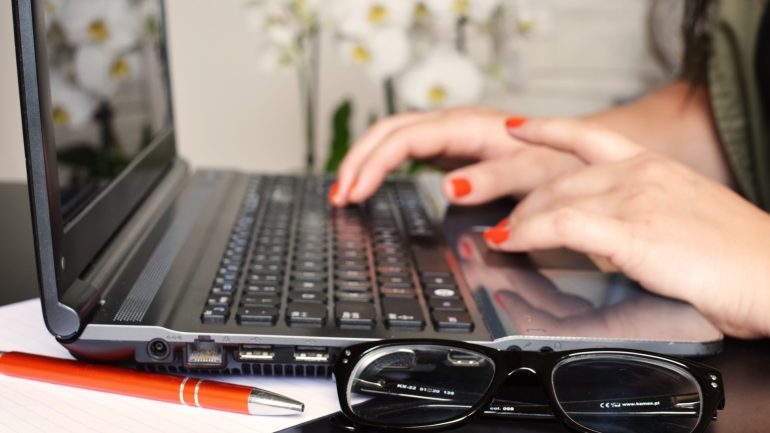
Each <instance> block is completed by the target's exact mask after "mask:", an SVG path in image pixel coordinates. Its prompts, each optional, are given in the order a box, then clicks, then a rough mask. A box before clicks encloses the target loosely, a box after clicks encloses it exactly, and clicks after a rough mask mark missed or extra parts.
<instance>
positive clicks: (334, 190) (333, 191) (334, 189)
mask: <svg viewBox="0 0 770 433" xmlns="http://www.w3.org/2000/svg"><path fill="white" fill-rule="evenodd" d="M339 192H340V183H339V182H337V181H334V183H333V184H332V186H331V188H330V189H329V204H334V202H335V201H336V199H337V194H339Z"/></svg>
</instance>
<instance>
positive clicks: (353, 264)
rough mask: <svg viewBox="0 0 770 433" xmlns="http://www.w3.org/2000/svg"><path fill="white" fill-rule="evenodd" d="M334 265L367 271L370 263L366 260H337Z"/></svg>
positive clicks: (347, 269) (340, 267) (348, 269)
mask: <svg viewBox="0 0 770 433" xmlns="http://www.w3.org/2000/svg"><path fill="white" fill-rule="evenodd" d="M334 267H335V268H337V269H340V270H343V271H366V270H367V269H369V264H368V263H367V262H366V260H337V262H336V263H335V265H334Z"/></svg>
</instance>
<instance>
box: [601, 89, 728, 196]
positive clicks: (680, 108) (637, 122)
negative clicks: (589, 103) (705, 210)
mask: <svg viewBox="0 0 770 433" xmlns="http://www.w3.org/2000/svg"><path fill="white" fill-rule="evenodd" d="M588 119H590V120H591V121H594V122H596V123H600V124H602V125H603V126H605V127H607V128H609V129H612V130H614V131H616V132H619V133H621V134H623V135H625V136H626V137H628V138H630V139H632V140H634V141H636V142H637V143H639V144H641V145H643V146H645V147H646V148H648V149H650V150H652V151H654V152H657V153H660V154H663V155H666V156H668V157H670V158H673V159H675V160H677V161H680V162H682V163H684V164H687V165H689V166H690V167H692V168H694V169H695V170H697V171H699V172H701V173H702V174H704V175H706V176H709V177H711V178H713V179H715V180H717V181H719V182H721V183H724V184H727V185H731V186H732V185H733V177H732V174H731V172H730V167H729V165H728V163H727V159H726V157H725V155H724V151H723V149H722V146H721V144H720V142H719V138H718V136H717V133H716V129H715V125H714V122H713V120H712V115H711V107H710V104H709V99H708V95H707V93H706V89H705V88H703V87H697V88H695V89H691V87H690V84H689V83H687V82H676V83H672V84H669V85H666V86H664V87H661V88H660V89H658V90H656V91H655V92H653V93H651V94H650V95H647V96H646V97H644V98H642V99H640V100H638V101H636V102H633V103H630V104H627V105H624V106H621V107H617V108H613V109H609V110H606V111H602V112H599V113H596V114H593V115H591V116H588Z"/></svg>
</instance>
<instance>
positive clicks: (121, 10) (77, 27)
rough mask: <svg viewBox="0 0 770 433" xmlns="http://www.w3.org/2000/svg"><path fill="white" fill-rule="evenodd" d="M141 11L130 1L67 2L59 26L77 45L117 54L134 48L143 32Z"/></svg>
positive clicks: (76, 0) (79, 0)
mask: <svg viewBox="0 0 770 433" xmlns="http://www.w3.org/2000/svg"><path fill="white" fill-rule="evenodd" d="M140 21H141V18H140V15H139V11H138V10H137V8H136V7H134V5H133V3H131V2H129V1H128V0H67V1H66V2H64V3H62V5H61V10H60V13H59V22H60V23H61V26H62V28H63V29H64V32H65V34H66V36H67V38H68V40H69V41H70V42H71V43H73V44H75V45H87V44H95V45H103V46H107V47H109V48H111V49H113V50H116V51H122V50H125V49H128V48H130V47H132V46H134V45H135V44H136V43H137V41H138V39H139V34H140V31H141V22H140Z"/></svg>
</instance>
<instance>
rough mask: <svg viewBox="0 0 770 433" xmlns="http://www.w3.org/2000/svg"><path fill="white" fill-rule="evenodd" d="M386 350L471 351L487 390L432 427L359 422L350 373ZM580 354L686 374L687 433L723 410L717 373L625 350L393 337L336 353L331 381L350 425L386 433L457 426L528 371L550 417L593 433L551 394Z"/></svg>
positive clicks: (685, 361) (688, 362)
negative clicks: (479, 360) (690, 381)
mask: <svg viewBox="0 0 770 433" xmlns="http://www.w3.org/2000/svg"><path fill="white" fill-rule="evenodd" d="M392 346H444V347H449V348H457V349H464V350H469V351H476V352H478V353H480V354H483V355H485V356H487V357H489V358H490V359H491V360H492V361H493V363H494V366H495V370H494V376H493V378H492V381H491V383H490V385H489V387H488V388H487V391H486V392H485V393H484V395H483V396H482V397H480V398H479V400H478V402H477V403H476V404H474V405H473V406H472V407H471V408H470V409H469V410H468V411H467V412H466V413H464V414H462V415H460V416H458V417H457V418H455V419H450V420H447V421H442V422H438V423H426V424H421V425H413V426H394V425H391V424H386V423H373V422H371V421H370V420H367V419H363V418H361V417H360V416H358V415H356V413H355V412H354V411H353V409H352V408H351V404H350V402H349V401H348V382H349V381H350V377H351V374H352V372H353V370H354V369H355V366H356V365H357V364H358V362H359V361H360V360H361V359H362V358H363V357H364V356H365V355H366V354H368V353H369V352H371V351H373V350H376V349H382V348H387V347H392ZM584 355H612V356H630V357H637V358H639V359H640V360H643V361H644V360H646V361H655V362H658V363H664V364H668V365H671V366H672V367H675V368H679V369H682V370H684V371H686V372H687V373H689V374H690V375H691V376H692V377H693V378H694V379H695V381H696V382H697V383H698V386H699V388H700V393H701V396H702V402H701V415H700V418H699V419H698V423H697V424H696V426H695V427H694V428H693V430H692V433H702V432H704V431H705V430H706V428H707V427H708V425H709V423H710V422H711V420H712V419H716V414H717V410H721V409H724V406H725V395H724V386H723V383H722V375H721V373H720V372H719V371H718V370H717V369H715V368H712V367H710V366H707V365H705V364H702V363H699V362H696V361H692V360H689V359H682V358H677V357H671V356H667V355H662V354H659V353H653V352H646V351H641V350H631V349H577V350H569V351H559V352H554V351H547V352H544V351H540V352H527V351H507V350H499V349H494V348H490V347H486V346H481V345H477V344H471V343H465V342H461V341H447V340H436V339H393V340H381V341H372V342H366V343H360V344H356V345H354V346H350V347H348V348H346V349H344V350H342V351H341V352H340V355H339V357H338V358H337V361H336V363H335V365H334V370H333V372H334V377H335V379H336V383H337V396H338V398H339V402H340V407H341V410H342V413H343V414H345V416H346V417H347V418H348V419H349V420H350V421H351V422H352V423H353V424H355V425H356V426H358V427H367V428H371V429H377V430H388V431H426V430H440V429H448V428H452V427H456V426H459V425H461V424H464V423H467V422H469V421H470V420H471V419H472V418H473V417H475V416H477V415H478V414H480V413H481V412H482V411H483V410H484V409H485V408H487V407H488V406H489V405H490V403H492V400H493V399H494V398H495V395H497V393H498V391H499V389H500V387H501V386H502V385H503V384H504V383H505V381H506V380H507V379H508V377H509V376H510V375H511V374H513V373H515V372H517V371H523V370H524V371H530V372H532V373H534V374H535V376H536V377H537V379H538V381H539V382H540V384H541V386H542V387H543V389H544V390H545V393H546V395H547V396H548V405H549V407H550V408H551V410H552V411H553V414H554V416H555V417H556V419H557V420H558V421H560V422H561V423H562V424H563V425H564V426H565V427H567V428H569V429H571V430H573V431H576V432H580V433H596V432H595V431H594V430H590V429H587V428H585V427H583V426H581V425H579V424H577V423H576V422H575V421H573V420H572V418H570V417H569V415H567V413H566V412H565V411H564V409H563V408H562V407H561V405H560V404H559V403H558V399H557V397H556V391H555V389H554V381H553V374H554V371H555V370H556V367H557V366H559V365H560V364H561V363H562V362H564V361H566V360H568V359H570V358H576V357H578V356H584Z"/></svg>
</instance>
